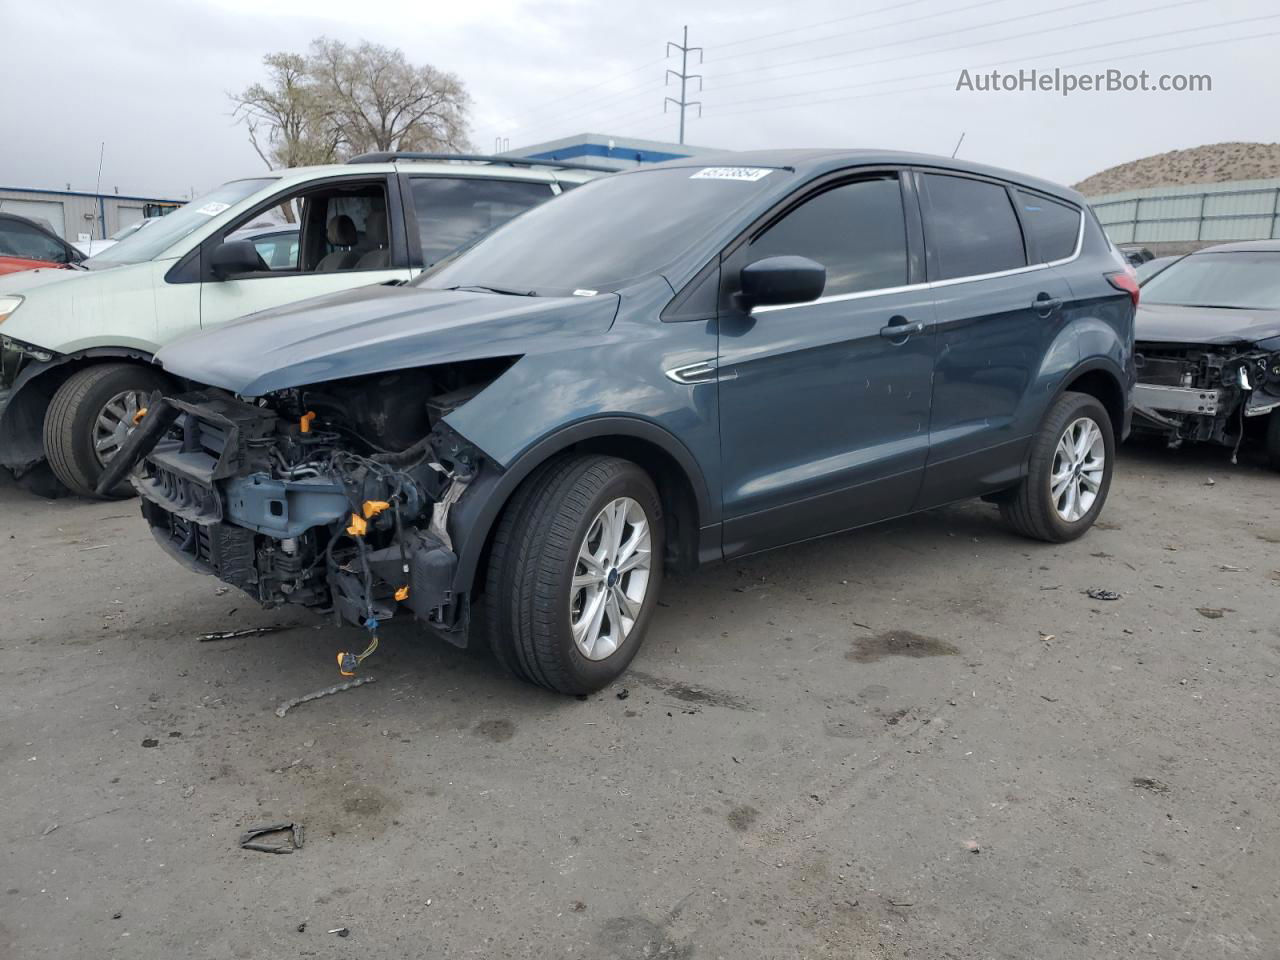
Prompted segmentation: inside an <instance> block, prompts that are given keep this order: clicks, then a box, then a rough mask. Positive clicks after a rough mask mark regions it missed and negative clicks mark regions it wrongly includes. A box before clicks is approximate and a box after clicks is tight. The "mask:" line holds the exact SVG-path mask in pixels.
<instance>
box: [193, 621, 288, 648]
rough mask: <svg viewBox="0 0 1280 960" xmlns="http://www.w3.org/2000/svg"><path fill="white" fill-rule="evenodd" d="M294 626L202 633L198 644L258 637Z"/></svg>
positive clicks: (285, 624)
mask: <svg viewBox="0 0 1280 960" xmlns="http://www.w3.org/2000/svg"><path fill="white" fill-rule="evenodd" d="M296 626H297V624H296V623H284V624H281V625H280V626H276V627H246V628H245V629H243V630H223V631H221V632H219V633H202V634H200V642H201V643H208V642H209V641H210V640H235V639H237V638H238V637H259V636H262V635H263V634H264V633H279V632H280V631H281V630H292V629H293V628H294V627H296Z"/></svg>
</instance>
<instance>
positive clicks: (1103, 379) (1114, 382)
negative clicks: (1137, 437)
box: [1049, 357, 1128, 444]
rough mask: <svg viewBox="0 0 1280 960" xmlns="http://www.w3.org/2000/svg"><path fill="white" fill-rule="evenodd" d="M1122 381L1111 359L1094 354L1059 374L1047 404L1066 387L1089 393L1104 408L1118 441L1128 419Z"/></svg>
mask: <svg viewBox="0 0 1280 960" xmlns="http://www.w3.org/2000/svg"><path fill="white" fill-rule="evenodd" d="M1123 384H1124V374H1123V373H1122V372H1121V370H1120V368H1119V367H1118V366H1116V364H1115V363H1114V362H1112V361H1110V360H1108V359H1106V358H1104V357H1094V358H1092V359H1089V360H1086V361H1084V362H1083V363H1080V364H1078V365H1077V366H1075V367H1073V368H1072V369H1071V371H1070V372H1069V373H1068V374H1067V375H1066V376H1065V377H1063V378H1062V383H1061V384H1059V386H1058V389H1057V391H1055V393H1054V395H1053V398H1052V399H1051V400H1050V402H1049V406H1050V407H1052V406H1053V404H1054V403H1056V402H1057V401H1058V398H1059V397H1061V396H1062V395H1063V394H1064V393H1067V392H1068V391H1070V392H1073V393H1084V394H1088V395H1089V396H1091V397H1093V398H1094V399H1095V400H1097V401H1098V402H1099V403H1101V404H1102V406H1103V407H1104V408H1106V411H1107V415H1108V416H1109V418H1110V420H1111V427H1112V430H1113V432H1114V433H1115V438H1116V443H1117V444H1118V443H1120V441H1121V440H1123V439H1124V436H1125V433H1126V429H1127V420H1128V404H1127V402H1126V395H1125V389H1124V386H1123Z"/></svg>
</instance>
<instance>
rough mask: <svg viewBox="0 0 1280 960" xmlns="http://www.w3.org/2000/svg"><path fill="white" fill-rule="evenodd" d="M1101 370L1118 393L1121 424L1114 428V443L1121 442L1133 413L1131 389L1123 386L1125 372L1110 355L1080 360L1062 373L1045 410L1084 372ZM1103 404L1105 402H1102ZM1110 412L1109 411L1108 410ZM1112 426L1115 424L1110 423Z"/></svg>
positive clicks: (1127, 430) (1126, 432) (1126, 433)
mask: <svg viewBox="0 0 1280 960" xmlns="http://www.w3.org/2000/svg"><path fill="white" fill-rule="evenodd" d="M1094 371H1101V372H1103V373H1105V374H1107V375H1108V376H1110V377H1111V379H1112V380H1114V381H1115V385H1116V389H1117V390H1118V391H1119V393H1120V398H1121V403H1122V407H1121V411H1120V413H1121V424H1120V429H1118V430H1116V443H1117V444H1119V443H1121V442H1122V441H1123V440H1124V438H1125V437H1126V436H1127V435H1128V432H1129V421H1130V419H1131V417H1132V414H1133V390H1132V387H1128V388H1127V387H1125V372H1124V370H1123V369H1122V368H1121V367H1120V365H1119V364H1118V363H1116V362H1115V361H1114V360H1112V359H1111V358H1110V357H1102V356H1094V357H1089V358H1088V359H1086V360H1081V361H1080V362H1079V363H1077V364H1076V365H1075V366H1074V367H1072V368H1071V369H1070V370H1069V371H1067V372H1066V373H1065V374H1063V376H1062V379H1061V380H1060V381H1059V382H1058V386H1057V388H1056V389H1055V390H1054V391H1053V396H1052V397H1050V398H1049V402H1048V403H1047V404H1046V405H1045V412H1046V413H1047V412H1048V410H1049V408H1050V407H1052V406H1053V405H1054V404H1055V403H1057V402H1058V398H1059V397H1061V396H1062V395H1063V394H1064V393H1066V392H1067V388H1068V387H1070V386H1071V384H1072V383H1074V382H1075V381H1076V380H1078V379H1080V377H1082V376H1084V375H1085V374H1086V373H1093V372H1094ZM1104 405H1105V404H1104ZM1108 412H1110V411H1108ZM1112 426H1113V427H1114V426H1115V424H1112Z"/></svg>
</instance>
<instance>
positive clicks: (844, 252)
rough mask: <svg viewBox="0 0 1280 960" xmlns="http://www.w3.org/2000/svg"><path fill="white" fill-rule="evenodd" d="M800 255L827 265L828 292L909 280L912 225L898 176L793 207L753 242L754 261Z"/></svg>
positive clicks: (860, 182) (851, 186)
mask: <svg viewBox="0 0 1280 960" xmlns="http://www.w3.org/2000/svg"><path fill="white" fill-rule="evenodd" d="M779 256H800V257H808V258H809V259H810V260H816V261H817V262H818V263H820V264H822V265H823V266H824V267H826V268H827V286H826V289H825V290H824V291H823V296H828V297H829V296H838V295H840V294H848V293H859V292H862V291H865V290H880V289H884V288H887V287H900V286H903V285H905V284H906V282H907V229H906V220H905V218H904V216H903V209H902V190H901V188H900V186H899V184H898V178H897V177H896V176H895V177H884V178H880V179H875V180H858V181H856V182H854V183H846V184H842V185H841V186H838V187H833V188H832V189H830V190H827V191H826V192H824V193H820V194H819V195H818V196H816V197H814V198H812V199H811V200H806V201H805V202H804V204H803V205H801V206H800V207H797V208H796V209H795V210H792V211H791V212H790V213H788V214H787V215H786V216H785V217H784V218H783V219H782V220H780V221H778V222H777V223H776V224H774V225H773V226H771V227H770V228H769V229H768V230H766V231H765V232H764V233H763V234H761V235H760V236H759V237H757V238H756V239H755V240H754V241H753V242H752V244H751V253H750V257H749V259H750V260H751V261H755V260H763V259H764V258H765V257H779Z"/></svg>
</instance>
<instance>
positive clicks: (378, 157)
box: [347, 150, 618, 173]
mask: <svg viewBox="0 0 1280 960" xmlns="http://www.w3.org/2000/svg"><path fill="white" fill-rule="evenodd" d="M393 160H456V161H466V162H468V163H492V164H494V165H495V166H506V167H555V168H557V169H559V170H590V171H592V172H594V173H617V172H618V171H617V169H616V168H614V167H604V166H599V165H597V164H591V163H564V162H562V161H560V160H539V159H535V158H533V157H497V156H490V155H487V154H481V153H416V152H413V151H405V150H386V151H380V152H377V153H362V154H360V155H359V156H358V157H352V158H351V159H350V160H348V161H347V163H391V162H392V161H393Z"/></svg>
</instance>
